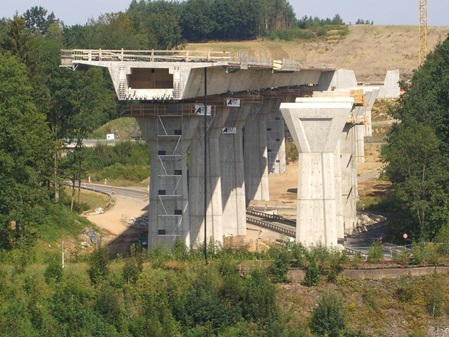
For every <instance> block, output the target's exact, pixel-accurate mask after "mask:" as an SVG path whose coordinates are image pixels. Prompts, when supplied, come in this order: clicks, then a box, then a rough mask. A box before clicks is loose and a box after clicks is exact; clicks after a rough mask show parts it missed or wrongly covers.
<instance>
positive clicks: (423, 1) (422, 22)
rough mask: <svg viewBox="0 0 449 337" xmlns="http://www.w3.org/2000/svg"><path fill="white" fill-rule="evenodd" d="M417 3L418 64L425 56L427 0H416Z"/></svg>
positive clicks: (421, 62)
mask: <svg viewBox="0 0 449 337" xmlns="http://www.w3.org/2000/svg"><path fill="white" fill-rule="evenodd" d="M418 5H419V8H418V10H419V13H418V16H419V32H418V35H419V51H418V53H419V55H418V57H419V65H421V64H423V62H424V60H425V59H426V56H427V0H418Z"/></svg>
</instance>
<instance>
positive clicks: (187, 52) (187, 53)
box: [186, 50, 189, 62]
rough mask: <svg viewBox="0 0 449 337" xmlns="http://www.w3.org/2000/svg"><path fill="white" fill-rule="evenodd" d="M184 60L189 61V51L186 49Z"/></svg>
mask: <svg viewBox="0 0 449 337" xmlns="http://www.w3.org/2000/svg"><path fill="white" fill-rule="evenodd" d="M186 62H189V51H188V50H186Z"/></svg>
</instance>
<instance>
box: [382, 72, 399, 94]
mask: <svg viewBox="0 0 449 337" xmlns="http://www.w3.org/2000/svg"><path fill="white" fill-rule="evenodd" d="M399 80H400V78H399V69H396V70H388V71H387V75H386V76H385V81H384V85H383V86H382V87H381V88H380V92H379V98H384V99H390V98H398V97H399V96H400V95H401V89H400V87H399Z"/></svg>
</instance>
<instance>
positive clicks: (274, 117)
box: [267, 101, 287, 174]
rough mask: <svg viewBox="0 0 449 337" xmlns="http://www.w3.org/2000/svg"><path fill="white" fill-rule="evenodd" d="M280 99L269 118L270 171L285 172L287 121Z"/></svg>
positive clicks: (268, 148) (273, 172)
mask: <svg viewBox="0 0 449 337" xmlns="http://www.w3.org/2000/svg"><path fill="white" fill-rule="evenodd" d="M280 104H281V102H280V101H279V102H278V103H277V104H276V105H275V106H274V107H273V109H272V111H271V112H270V114H269V119H268V120H267V152H268V168H269V169H268V172H269V173H270V174H283V173H285V169H286V166H287V160H286V156H285V121H284V119H283V118H282V114H281V112H280V111H279V106H280Z"/></svg>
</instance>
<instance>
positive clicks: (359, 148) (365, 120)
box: [353, 88, 379, 163]
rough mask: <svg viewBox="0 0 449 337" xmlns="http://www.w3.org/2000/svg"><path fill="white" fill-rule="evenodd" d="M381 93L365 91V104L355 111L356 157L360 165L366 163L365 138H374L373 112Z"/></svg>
mask: <svg viewBox="0 0 449 337" xmlns="http://www.w3.org/2000/svg"><path fill="white" fill-rule="evenodd" d="M378 93H379V89H378V88H373V89H366V90H365V93H364V95H365V99H364V101H365V103H364V105H363V106H356V107H354V110H353V116H354V119H355V120H356V121H357V122H356V123H355V124H356V125H355V128H356V157H357V162H358V163H364V162H365V137H371V136H372V127H371V124H372V122H371V110H372V108H373V106H374V103H375V101H376V98H377V95H378Z"/></svg>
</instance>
